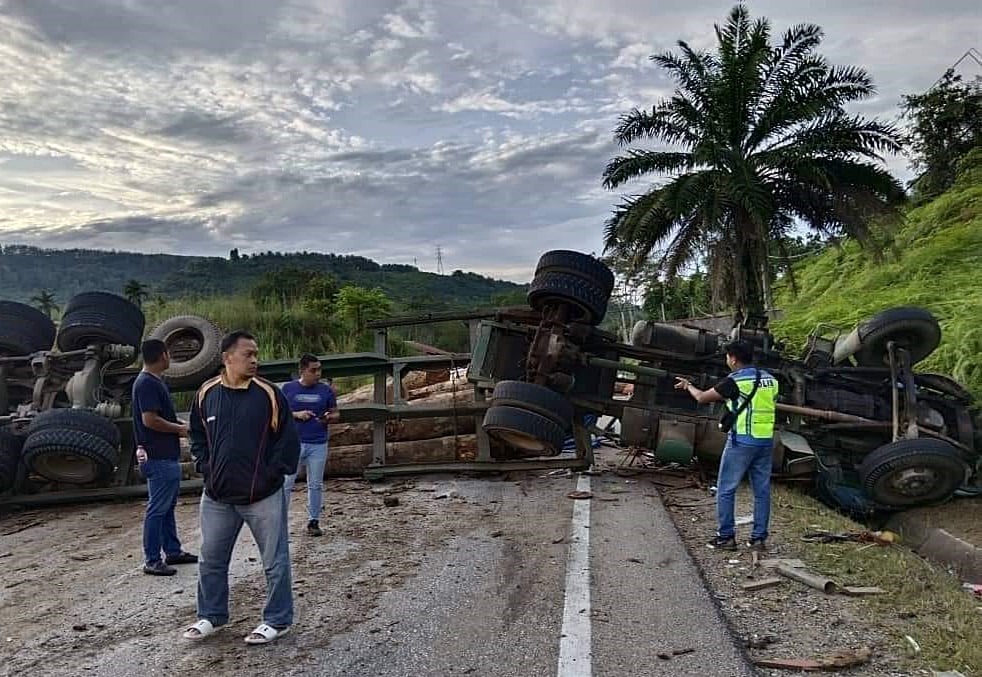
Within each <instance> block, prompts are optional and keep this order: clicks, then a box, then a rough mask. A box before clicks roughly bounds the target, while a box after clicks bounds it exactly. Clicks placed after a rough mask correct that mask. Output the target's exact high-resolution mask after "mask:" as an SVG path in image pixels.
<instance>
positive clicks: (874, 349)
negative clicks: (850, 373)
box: [832, 307, 941, 367]
mask: <svg viewBox="0 0 982 677" xmlns="http://www.w3.org/2000/svg"><path fill="white" fill-rule="evenodd" d="M890 341H893V342H895V343H896V344H897V345H898V346H900V347H901V348H906V349H907V351H908V352H909V353H910V363H911V364H917V363H918V362H920V361H921V360H923V359H924V358H926V357H927V356H928V355H930V354H931V353H933V352H934V350H935V349H936V348H937V347H938V344H939V343H941V325H939V324H938V320H937V318H935V317H934V315H932V314H931V313H930V311H928V310H925V309H924V308H914V307H900V308H890V309H888V310H884V311H883V312H882V313H877V314H876V315H874V316H873V317H871V318H870V319H868V320H865V321H864V322H861V323H860V324H859V326H857V327H856V328H855V329H853V330H852V332H850V333H849V334H848V335H846V336H845V337H844V338H842V339H840V340H838V341H836V344H835V350H834V353H833V357H832V360H833V362H834V363H835V364H841V363H842V362H845V361H846V360H847V359H849V358H850V357H851V358H853V360H855V362H856V364H857V365H859V366H860V367H882V366H883V365H884V364H889V357H888V353H887V343H889V342H890Z"/></svg>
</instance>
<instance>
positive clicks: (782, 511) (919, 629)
mask: <svg viewBox="0 0 982 677" xmlns="http://www.w3.org/2000/svg"><path fill="white" fill-rule="evenodd" d="M771 516H772V517H771V519H772V522H773V523H775V524H774V526H775V527H778V528H779V529H780V531H781V532H783V533H785V534H786V535H787V537H788V547H789V549H790V550H792V551H793V553H794V554H793V556H795V557H798V558H799V559H801V560H803V561H804V562H805V563H806V564H807V565H808V566H809V567H810V568H812V569H813V570H814V571H815V572H819V573H822V574H825V575H826V576H829V577H830V578H832V579H833V580H835V581H836V582H837V583H838V584H840V585H862V586H879V587H880V588H883V589H884V590H886V591H887V592H886V594H882V595H873V596H870V597H866V598H864V599H863V600H862V601H863V604H862V605H861V607H862V608H863V609H864V611H865V612H867V614H868V619H869V621H870V622H871V623H875V624H876V625H878V626H880V627H881V628H883V629H884V631H885V632H886V633H887V634H888V635H889V637H890V638H891V640H892V641H893V642H894V646H893V647H891V648H893V649H895V652H896V654H897V655H898V656H906V657H907V658H906V660H905V662H906V665H905V667H907V668H909V669H912V670H914V669H920V670H932V669H933V670H939V671H943V670H958V671H960V672H962V673H964V674H966V675H975V674H982V641H979V638H982V602H980V601H979V600H977V599H973V598H972V596H971V595H970V594H968V593H966V592H965V591H964V590H963V589H962V587H961V585H962V584H961V582H960V581H959V580H957V579H956V578H955V577H954V576H952V575H951V574H949V573H948V572H947V571H945V570H944V569H943V568H941V567H939V566H937V565H934V564H932V563H930V562H927V561H926V560H924V559H922V558H921V557H919V556H918V555H917V554H915V553H913V552H911V551H910V550H908V549H906V548H904V547H902V546H897V545H894V546H873V547H865V546H864V545H863V544H859V543H855V542H844V543H828V544H825V543H806V542H804V541H801V540H795V536H796V535H799V536H800V535H801V534H804V533H805V532H806V531H809V530H813V529H815V528H817V529H822V530H828V531H832V532H843V531H861V530H863V529H865V528H866V527H864V526H863V525H861V524H859V523H857V522H854V521H852V520H850V519H849V518H847V517H844V516H843V515H841V514H839V513H837V512H835V511H833V510H830V509H829V508H827V507H825V506H824V505H822V504H821V503H819V502H818V501H816V500H814V499H812V498H810V497H808V496H806V495H804V494H802V493H800V492H799V491H797V490H795V489H793V488H789V487H786V486H781V485H774V487H773V498H772V512H771ZM905 635H910V636H911V637H912V638H913V639H914V640H915V641H916V642H917V643H918V644H919V645H920V649H921V650H920V652H919V653H917V654H915V655H912V651H911V648H910V645H909V644H908V642H907V640H906V639H905V638H904V636H905ZM928 674H930V673H928Z"/></svg>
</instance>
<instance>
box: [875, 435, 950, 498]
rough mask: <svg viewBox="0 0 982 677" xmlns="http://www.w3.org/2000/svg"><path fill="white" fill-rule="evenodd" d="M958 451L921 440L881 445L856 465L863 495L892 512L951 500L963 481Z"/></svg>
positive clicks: (926, 438) (927, 438)
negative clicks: (897, 509)
mask: <svg viewBox="0 0 982 677" xmlns="http://www.w3.org/2000/svg"><path fill="white" fill-rule="evenodd" d="M965 468H966V466H965V463H964V462H963V461H962V459H961V455H960V454H959V453H958V450H957V449H955V448H954V447H953V446H951V445H950V444H948V443H947V442H944V441H942V440H938V439H934V438H930V437H922V438H917V439H910V440H897V441H896V442H891V443H890V444H884V445H883V446H882V447H880V448H878V449H876V450H875V451H873V452H872V453H870V454H869V455H867V456H866V458H864V459H863V461H862V463H860V464H859V468H858V471H859V478H860V480H861V481H862V486H863V491H864V492H866V494H867V495H868V496H869V497H870V498H871V499H873V500H874V501H875V502H877V503H880V504H882V505H885V506H888V507H891V508H908V507H911V506H915V505H929V504H931V503H937V502H938V501H940V500H942V499H946V498H948V497H950V496H951V495H952V494H953V493H954V492H955V490H956V489H958V487H960V486H961V485H962V482H964V480H965Z"/></svg>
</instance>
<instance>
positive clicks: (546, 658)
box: [286, 475, 754, 677]
mask: <svg viewBox="0 0 982 677" xmlns="http://www.w3.org/2000/svg"><path fill="white" fill-rule="evenodd" d="M589 481H590V483H591V485H592V486H591V487H590V488H591V490H592V493H593V496H594V498H593V499H589V503H590V506H589V508H590V511H589V512H590V518H589V523H588V524H587V525H585V526H586V529H585V531H586V532H587V533H588V538H589V544H588V545H589V548H588V550H589V565H588V566H589V568H588V571H586V572H583V575H584V576H585V579H584V580H586V581H587V583H588V585H589V597H590V601H589V608H581V609H573V612H574V614H575V615H576V616H578V617H579V619H576V620H573V621H572V622H573V623H575V624H578V625H579V626H580V627H574V628H571V627H569V626H568V623H567V626H566V627H564V607H565V595H564V591H565V587H566V586H565V583H566V580H567V563H568V562H567V560H568V550H569V548H570V547H572V545H573V543H571V533H572V532H573V530H574V527H573V525H572V513H573V509H574V505H575V504H576V503H577V501H576V500H574V499H570V498H568V497H567V494H568V493H569V492H570V491H572V490H574V489H576V488H577V480H576V479H572V478H571V479H567V478H557V479H543V478H541V477H538V476H537V475H531V476H529V477H526V478H524V479H523V480H522V481H519V482H501V481H486V480H456V481H452V482H450V483H443V484H441V485H440V488H439V489H438V490H440V491H443V490H446V489H448V488H449V489H451V490H454V491H457V492H459V493H460V494H461V496H463V497H464V498H465V499H466V500H467V501H468V502H471V503H478V504H482V503H488V502H489V501H495V503H488V504H489V505H493V506H495V511H494V514H493V515H490V516H488V519H487V520H485V521H484V523H483V524H481V525H478V526H477V527H476V528H475V529H474V530H473V531H472V532H471V533H469V534H466V535H461V536H458V537H456V538H454V539H453V540H452V541H451V542H450V543H449V544H448V545H447V546H446V547H445V548H442V549H440V550H437V551H433V552H430V553H427V555H426V557H425V560H424V563H423V566H422V567H421V569H420V570H419V572H418V575H416V576H415V577H414V578H413V579H412V580H411V581H410V582H409V583H408V584H407V585H405V586H404V587H403V588H402V589H400V590H397V591H392V592H389V593H386V594H385V595H384V596H383V598H382V600H381V602H380V605H379V608H378V612H379V613H378V615H377V617H376V618H374V619H373V620H372V623H371V624H370V627H358V628H355V629H353V630H352V631H351V632H349V633H346V634H344V635H341V636H337V637H335V638H334V640H333V641H332V642H331V643H330V645H329V646H327V647H326V648H325V650H324V651H323V653H322V654H321V655H320V656H319V657H318V660H317V661H316V665H309V666H302V667H300V666H298V667H297V668H296V669H295V670H293V671H287V672H286V674H291V675H345V676H350V677H368V676H373V677H374V676H376V675H379V676H381V675H385V676H392V677H396V676H405V677H418V676H421V675H473V676H485V675H486V676H488V677H491V676H494V677H509V676H514V677H528V676H530V675H558V677H589V676H591V675H595V676H597V677H607V676H609V677H614V676H617V677H627V676H632V675H635V676H638V677H642V676H647V675H677V676H685V675H701V676H702V675H717V676H720V677H723V676H729V675H733V676H737V675H752V674H754V672H753V670H752V668H750V667H749V666H748V665H747V663H746V661H745V659H744V658H743V655H742V653H741V652H740V651H739V650H738V649H737V647H736V645H735V643H734V641H733V639H732V637H731V636H730V634H729V633H728V631H727V629H726V627H725V625H724V623H723V621H722V618H721V616H720V614H719V612H718V610H717V608H716V606H715V605H714V603H713V601H712V599H711V598H710V595H709V593H708V592H707V591H706V589H705V588H704V586H703V584H702V581H701V579H700V577H699V574H698V571H697V569H696V567H695V565H694V564H693V562H692V560H691V559H690V558H689V556H688V554H687V553H686V552H685V549H684V547H683V545H682V542H681V540H680V539H679V537H678V535H677V534H676V532H675V529H674V527H673V526H672V524H671V521H670V519H669V517H668V515H667V514H666V512H665V511H664V509H663V508H662V506H661V503H660V502H659V500H658V499H657V498H656V497H655V496H654V492H653V489H652V487H651V485H650V484H649V483H647V482H644V483H642V482H640V481H632V480H625V479H623V478H619V477H614V476H603V477H593V478H590V480H589ZM579 486H580V488H583V485H582V484H580V485H579ZM581 533H582V532H581ZM492 534H494V535H492ZM498 534H500V535H498ZM572 535H573V537H575V533H573V534H572ZM584 624H586V625H587V627H588V628H589V630H588V635H589V636H590V637H591V641H590V646H589V648H588V649H585V651H584V647H582V646H580V647H578V649H579V650H580V651H581V653H586V655H587V656H588V658H589V662H588V664H586V665H582V664H580V665H576V664H569V663H567V665H565V666H563V667H560V665H559V650H560V645H561V642H560V640H561V638H562V636H563V634H564V633H566V632H570V631H573V632H581V633H582V626H583V625H584ZM575 650H576V649H574V651H575ZM687 650H691V651H687ZM673 652H675V655H673ZM659 654H662V655H663V656H666V657H667V658H659V657H658V656H659Z"/></svg>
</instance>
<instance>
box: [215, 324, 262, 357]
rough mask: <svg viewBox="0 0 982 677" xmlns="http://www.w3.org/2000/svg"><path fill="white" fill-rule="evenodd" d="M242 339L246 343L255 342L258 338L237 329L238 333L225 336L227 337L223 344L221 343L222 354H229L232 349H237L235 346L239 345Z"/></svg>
mask: <svg viewBox="0 0 982 677" xmlns="http://www.w3.org/2000/svg"><path fill="white" fill-rule="evenodd" d="M241 339H245V340H246V341H255V340H256V337H255V336H253V335H252V334H250V333H249V332H247V331H244V330H242V329H237V330H236V331H232V332H229V333H228V334H225V336H223V337H222V343H221V349H222V352H223V353H227V352H228V351H230V350H231V349H232V348H234V347H235V344H236V343H238V342H239V341H240V340H241Z"/></svg>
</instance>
